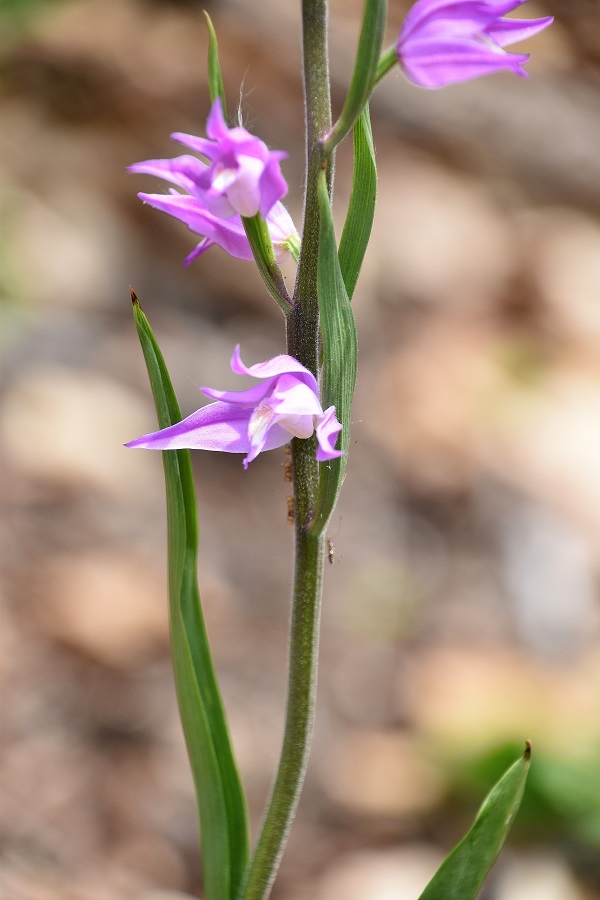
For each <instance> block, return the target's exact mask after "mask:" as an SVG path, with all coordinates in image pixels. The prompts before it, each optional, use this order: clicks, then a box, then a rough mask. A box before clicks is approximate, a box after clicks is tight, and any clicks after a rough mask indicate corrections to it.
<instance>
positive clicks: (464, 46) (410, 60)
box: [402, 38, 529, 88]
mask: <svg viewBox="0 0 600 900" xmlns="http://www.w3.org/2000/svg"><path fill="white" fill-rule="evenodd" d="M528 59H529V55H528V54H526V53H505V52H504V51H503V50H501V49H500V48H494V47H493V46H492V45H491V44H485V43H483V41H479V40H476V39H475V40H472V39H461V38H448V39H446V40H438V39H436V40H431V39H426V40H425V39H424V40H423V41H412V42H411V46H410V54H405V55H404V57H403V59H402V66H403V69H404V72H405V74H406V76H407V78H409V79H410V81H413V82H414V83H415V84H418V85H421V87H428V88H438V87H444V86H445V85H447V84H454V83H456V82H459V81H469V80H470V79H472V78H479V77H480V76H482V75H488V74H489V73H490V72H498V71H501V70H502V69H509V70H510V71H512V72H514V73H515V74H516V75H521V76H522V77H525V78H527V72H526V71H525V70H524V69H523V68H522V65H523V63H526V62H527V60H528Z"/></svg>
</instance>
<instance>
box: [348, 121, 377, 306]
mask: <svg viewBox="0 0 600 900" xmlns="http://www.w3.org/2000/svg"><path fill="white" fill-rule="evenodd" d="M376 198H377V167H376V165H375V148H374V146H373V135H372V133H371V120H370V118H369V106H368V104H367V106H365V108H364V109H363V111H362V113H361V115H360V118H359V119H358V120H357V122H356V125H355V126H354V173H353V176H352V194H351V196H350V204H349V206H348V214H347V216H346V222H345V224H344V230H343V232H342V238H341V240H340V250H339V258H340V268H341V270H342V276H343V278H344V284H345V285H346V291H347V293H348V297H349V299H350V300H352V295H353V294H354V288H355V287H356V282H357V280H358V275H359V273H360V269H361V266H362V264H363V259H364V257H365V252H366V249H367V245H368V243H369V238H370V237H371V228H372V227H373V218H374V216H375V200H376Z"/></svg>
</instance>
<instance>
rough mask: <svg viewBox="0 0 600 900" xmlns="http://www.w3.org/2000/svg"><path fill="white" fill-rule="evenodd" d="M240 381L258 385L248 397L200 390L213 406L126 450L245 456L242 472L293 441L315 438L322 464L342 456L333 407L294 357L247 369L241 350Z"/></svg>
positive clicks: (234, 363)
mask: <svg viewBox="0 0 600 900" xmlns="http://www.w3.org/2000/svg"><path fill="white" fill-rule="evenodd" d="M231 369H232V371H233V372H235V373H236V374H237V375H250V376H252V377H253V378H256V379H258V380H259V384H257V385H255V386H254V387H251V388H248V389H247V390H244V391H218V390H214V389H212V388H206V387H204V388H202V393H203V394H204V395H205V396H207V397H210V398H211V399H212V400H214V401H215V402H214V403H209V404H208V405H207V406H204V407H202V408H201V409H199V410H197V411H196V412H195V413H192V415H191V416H188V417H187V418H186V419H184V420H183V421H182V422H178V423H177V424H176V425H171V426H170V427H169V428H163V429H162V430H161V431H155V432H153V433H152V434H145V435H143V436H142V437H139V438H136V440H133V441H130V442H129V443H128V444H126V445H125V446H126V447H138V448H143V449H148V450H181V449H184V448H187V449H190V450H221V451H223V452H225V453H245V454H246V456H245V458H244V468H248V463H250V462H252V460H253V459H256V457H257V456H258V454H259V453H261V452H262V451H263V450H274V449H275V448H276V447H283V445H284V444H287V443H288V441H289V440H290V437H297V438H309V437H311V435H312V434H313V433H316V438H317V452H316V458H317V460H318V461H319V462H324V461H325V460H328V459H335V458H336V457H338V456H342V455H343V451H342V450H336V449H335V443H336V440H337V436H338V434H339V432H340V431H341V430H342V426H341V425H340V423H339V422H338V420H337V418H336V415H335V407H333V406H330V407H329V408H328V409H326V410H325V411H323V409H322V407H321V404H320V402H319V392H318V385H317V381H316V379H315V377H314V375H313V374H312V373H311V372H310V371H309V370H308V369H306V368H305V367H304V366H303V365H301V363H299V362H298V360H296V359H294V357H293V356H286V355H285V354H282V355H280V356H275V357H274V358H273V359H269V360H267V361H266V362H262V363H256V365H253V366H245V365H244V363H243V362H242V360H241V358H240V348H239V345H238V346H237V347H236V348H235V350H234V352H233V356H232V358H231Z"/></svg>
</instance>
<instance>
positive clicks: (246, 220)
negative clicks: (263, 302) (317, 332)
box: [242, 213, 292, 316]
mask: <svg viewBox="0 0 600 900" xmlns="http://www.w3.org/2000/svg"><path fill="white" fill-rule="evenodd" d="M242 222H243V225H244V231H245V232H246V237H247V238H248V242H249V244H250V249H251V250H252V255H253V256H254V261H255V263H256V265H257V267H258V271H259V272H260V276H261V278H262V280H263V282H264V284H265V286H266V288H267V290H268V292H269V293H270V295H271V297H273V299H274V300H275V301H276V302H277V304H278V306H279V308H280V309H281V311H282V312H283V314H284V315H285V316H288V315H289V314H290V312H291V311H292V302H291V300H290V295H289V294H288V290H287V287H286V286H285V281H284V278H283V275H282V274H281V269H280V268H279V265H278V263H277V260H276V259H275V250H274V249H273V242H272V241H271V235H270V234H269V228H268V226H267V223H266V222H265V220H264V219H263V218H262V216H261V215H260V213H257V214H256V215H255V216H252V217H246V216H242Z"/></svg>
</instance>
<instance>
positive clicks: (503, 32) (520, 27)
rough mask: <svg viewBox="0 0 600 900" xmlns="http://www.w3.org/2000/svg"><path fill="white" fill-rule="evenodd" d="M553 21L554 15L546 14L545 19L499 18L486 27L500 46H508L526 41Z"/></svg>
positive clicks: (487, 31)
mask: <svg viewBox="0 0 600 900" xmlns="http://www.w3.org/2000/svg"><path fill="white" fill-rule="evenodd" d="M553 22H554V16H545V17H544V18H543V19H498V21H497V22H494V23H493V25H490V26H489V28H486V34H488V35H489V36H490V37H491V38H492V39H493V40H494V41H496V43H497V44H498V46H500V47H508V46H509V45H510V44H517V43H519V42H520V41H526V40H527V39H528V38H530V37H533V36H534V34H538V33H539V32H540V31H543V30H544V28H547V27H548V25H552V23H553Z"/></svg>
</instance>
